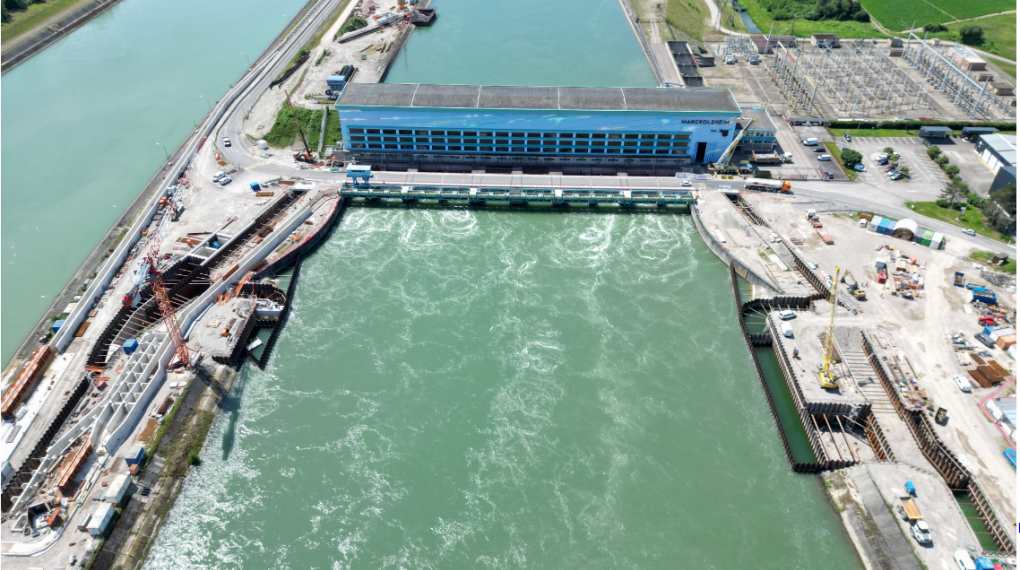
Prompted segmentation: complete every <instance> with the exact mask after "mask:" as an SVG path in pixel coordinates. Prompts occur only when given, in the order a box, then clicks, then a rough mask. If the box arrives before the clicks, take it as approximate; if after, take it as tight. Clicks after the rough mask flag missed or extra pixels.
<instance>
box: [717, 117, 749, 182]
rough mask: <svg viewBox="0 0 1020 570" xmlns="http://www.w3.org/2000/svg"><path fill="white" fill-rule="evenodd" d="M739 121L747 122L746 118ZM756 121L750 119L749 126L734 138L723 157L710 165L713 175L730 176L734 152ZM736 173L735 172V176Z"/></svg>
mask: <svg viewBox="0 0 1020 570" xmlns="http://www.w3.org/2000/svg"><path fill="white" fill-rule="evenodd" d="M737 120H738V121H743V120H745V119H744V117H741V118H739V119H737ZM754 121H755V119H749V120H748V123H747V126H746V127H744V128H743V129H741V130H740V132H739V133H737V136H736V137H734V138H733V142H731V143H730V145H729V146H728V147H726V150H724V151H723V153H722V155H720V156H719V160H718V161H716V162H715V163H713V164H709V165H708V169H709V170H710V171H711V172H712V174H729V173H730V160H731V159H732V158H733V151H734V150H736V148H737V145H738V144H740V139H742V138H744V133H746V132H747V129H749V128H751V125H753V124H754ZM735 173H736V172H734V174H735Z"/></svg>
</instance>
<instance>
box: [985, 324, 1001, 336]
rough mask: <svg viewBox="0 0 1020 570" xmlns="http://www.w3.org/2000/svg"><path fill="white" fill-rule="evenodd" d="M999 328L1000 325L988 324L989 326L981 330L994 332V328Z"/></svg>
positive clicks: (988, 332) (987, 332) (986, 332)
mask: <svg viewBox="0 0 1020 570" xmlns="http://www.w3.org/2000/svg"><path fill="white" fill-rule="evenodd" d="M997 328H999V327H998V325H988V326H987V327H985V329H984V330H983V331H981V332H982V333H984V334H992V331H994V330H995V329H997Z"/></svg>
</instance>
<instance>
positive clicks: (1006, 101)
mask: <svg viewBox="0 0 1020 570" xmlns="http://www.w3.org/2000/svg"><path fill="white" fill-rule="evenodd" d="M933 43H934V45H930V44H929V43H928V42H927V41H926V40H925V39H923V38H920V37H918V36H917V35H915V34H914V33H911V34H910V36H909V37H908V38H907V45H906V49H904V51H903V59H905V60H907V61H909V62H910V63H911V64H912V65H913V66H914V69H916V70H917V71H918V72H920V73H921V75H922V76H923V81H925V82H927V83H928V84H929V85H931V86H932V87H934V88H935V90H937V91H938V92H939V93H942V94H943V95H944V96H945V97H946V99H948V100H949V101H951V102H952V104H953V105H956V106H957V107H958V108H959V109H961V110H962V111H964V112H965V113H967V116H968V117H972V118H973V117H975V116H977V115H980V116H982V117H984V118H985V119H1002V118H1007V119H1010V118H1015V117H1016V97H998V96H996V95H995V94H994V93H993V92H992V89H991V85H990V83H991V78H990V77H989V78H987V79H985V81H984V82H983V83H978V82H977V81H975V80H974V79H973V78H972V77H971V75H970V72H969V71H967V70H964V69H960V67H958V66H957V65H956V64H954V63H953V62H952V60H950V59H949V58H948V57H946V54H944V53H943V51H944V50H946V49H947V48H945V47H944V46H943V45H942V43H941V42H940V41H939V40H934V42H933Z"/></svg>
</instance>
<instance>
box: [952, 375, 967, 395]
mask: <svg viewBox="0 0 1020 570" xmlns="http://www.w3.org/2000/svg"><path fill="white" fill-rule="evenodd" d="M953 382H956V386H957V387H958V388H960V390H961V391H963V392H970V381H969V380H967V379H966V378H964V377H963V376H961V375H960V374H954V375H953Z"/></svg>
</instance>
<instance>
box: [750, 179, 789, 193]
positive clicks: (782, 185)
mask: <svg viewBox="0 0 1020 570" xmlns="http://www.w3.org/2000/svg"><path fill="white" fill-rule="evenodd" d="M744 189H746V190H758V191H761V192H781V193H784V194H789V193H790V181H789V180H769V179H768V178H748V179H747V180H745V181H744Z"/></svg>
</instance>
